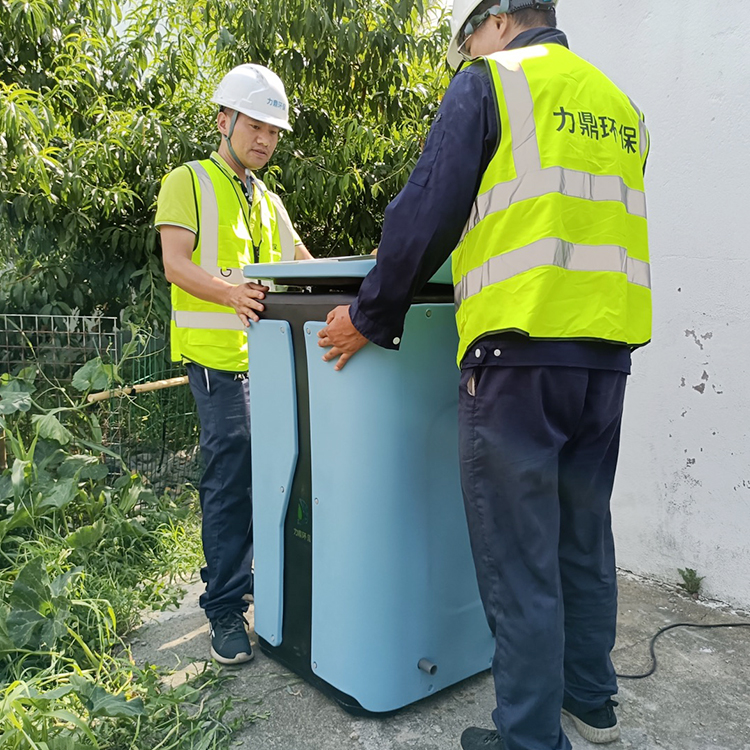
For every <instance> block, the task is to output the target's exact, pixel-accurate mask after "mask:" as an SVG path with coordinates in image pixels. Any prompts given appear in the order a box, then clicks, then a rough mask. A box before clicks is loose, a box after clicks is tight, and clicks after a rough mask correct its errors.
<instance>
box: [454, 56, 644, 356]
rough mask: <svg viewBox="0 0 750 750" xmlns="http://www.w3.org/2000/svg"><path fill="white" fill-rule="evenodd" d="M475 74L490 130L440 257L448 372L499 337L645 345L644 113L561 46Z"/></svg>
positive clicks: (500, 61) (492, 62)
mask: <svg viewBox="0 0 750 750" xmlns="http://www.w3.org/2000/svg"><path fill="white" fill-rule="evenodd" d="M475 64H480V65H481V64H487V65H488V66H489V72H490V78H491V84H492V87H493V89H494V93H495V95H496V96H495V101H496V103H497V107H498V122H499V126H500V128H499V140H498V144H497V148H496V151H495V153H494V154H493V156H492V158H491V160H490V163H489V165H488V166H487V168H486V170H485V172H484V174H483V175H482V179H481V184H480V189H479V191H478V195H477V197H476V198H475V201H474V205H473V207H472V210H471V212H470V214H469V216H468V218H467V223H466V226H465V228H464V232H463V235H462V237H461V240H460V242H459V245H458V247H457V248H456V249H455V251H454V253H453V258H452V266H453V281H454V293H455V303H456V324H457V327H458V332H459V339H460V344H459V352H458V354H459V362H460V360H461V359H462V357H463V354H464V353H465V351H466V350H467V349H468V348H469V347H470V346H471V345H472V344H473V343H474V342H475V341H477V340H479V339H481V338H482V337H483V336H486V335H488V334H490V333H492V334H502V333H503V332H507V331H515V332H520V333H525V334H526V335H528V336H529V337H531V338H538V339H566V338H572V339H587V340H588V339H597V340H601V341H610V342H614V343H620V344H623V343H625V344H629V345H632V346H637V345H642V344H645V343H647V342H648V340H649V339H650V333H651V270H650V265H649V262H648V233H647V209H646V197H645V193H644V188H643V166H644V164H645V160H646V158H647V156H648V149H649V136H648V130H647V129H646V125H645V120H644V118H643V115H642V114H641V112H640V111H639V110H638V109H637V108H636V107H635V106H634V105H633V103H632V102H631V101H630V100H629V99H628V97H627V96H626V95H625V94H623V92H622V91H620V90H619V89H618V88H617V87H616V86H615V85H614V84H613V83H612V82H611V81H610V80H609V79H607V78H606V77H605V76H604V74H603V73H601V72H600V71H598V70H597V69H596V68H595V67H594V66H592V65H591V64H590V63H587V62H586V61H585V60H582V59H581V58H579V57H578V56H577V55H575V54H574V53H572V52H570V51H569V50H568V49H567V48H564V47H561V46H559V45H551V44H550V45H537V46H533V47H528V48H523V49H518V50H512V51H506V52H500V53H496V54H494V55H491V56H489V57H486V58H484V60H483V62H478V63H475ZM558 126H559V127H558ZM639 131H640V132H639ZM636 140H637V142H636Z"/></svg>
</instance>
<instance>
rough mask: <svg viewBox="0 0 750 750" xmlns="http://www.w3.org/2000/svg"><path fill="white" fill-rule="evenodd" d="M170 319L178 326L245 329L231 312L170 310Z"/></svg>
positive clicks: (225, 329)
mask: <svg viewBox="0 0 750 750" xmlns="http://www.w3.org/2000/svg"><path fill="white" fill-rule="evenodd" d="M172 320H173V321H174V324H175V325H176V326H177V327H178V328H197V329H200V330H205V329H211V330H217V329H218V330H222V331H244V330H245V326H244V325H242V321H241V320H240V319H239V318H238V317H237V315H235V314H233V313H220V312H193V311H192V310H172Z"/></svg>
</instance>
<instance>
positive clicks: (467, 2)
mask: <svg viewBox="0 0 750 750" xmlns="http://www.w3.org/2000/svg"><path fill="white" fill-rule="evenodd" d="M480 5H482V0H479V2H477V0H453V12H452V13H451V43H450V45H449V46H448V65H450V66H451V68H453V69H454V70H455V69H456V68H457V67H458V66H459V65H460V64H461V61H462V60H463V59H464V58H463V57H461V53H460V52H459V51H458V50H459V44H458V40H459V37H460V36H461V35H462V32H463V31H464V28H465V27H466V24H467V23H468V22H469V21H470V20H471V18H472V16H473V15H474V14H475V13H474V11H476V9H477V8H478V7H479V6H480ZM556 6H557V0H497V2H496V3H495V5H494V6H493V8H497V9H496V10H495V12H494V13H493V14H492V15H497V16H499V15H501V14H502V13H513V12H515V11H517V10H523V9H524V8H535V9H536V10H549V9H550V8H555V7H556Z"/></svg>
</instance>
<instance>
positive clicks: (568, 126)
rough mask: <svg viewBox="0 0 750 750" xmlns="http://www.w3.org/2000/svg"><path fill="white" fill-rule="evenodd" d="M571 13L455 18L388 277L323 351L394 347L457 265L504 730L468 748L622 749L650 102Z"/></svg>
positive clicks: (387, 237) (382, 268) (473, 516)
mask: <svg viewBox="0 0 750 750" xmlns="http://www.w3.org/2000/svg"><path fill="white" fill-rule="evenodd" d="M556 5H557V0H486V1H485V2H481V3H477V2H476V0H455V2H454V5H453V23H452V29H453V35H452V40H451V44H450V49H449V52H448V59H449V62H450V63H451V64H452V65H453V67H458V66H459V65H460V64H461V62H462V60H463V61H466V62H469V64H468V65H466V67H465V68H464V69H463V70H462V71H460V72H459V73H458V74H457V75H456V76H455V77H454V79H453V81H452V82H451V85H450V87H449V88H448V91H447V92H446V94H445V97H444V99H443V101H442V103H441V106H440V110H439V112H438V115H437V118H436V120H435V122H434V124H433V127H432V130H431V131H430V135H429V137H428V139H427V142H426V144H425V149H424V152H423V154H422V156H421V157H420V159H419V161H418V163H417V165H416V167H415V169H414V171H413V172H412V174H411V176H410V178H409V181H408V183H407V185H406V187H405V188H404V189H403V191H402V192H401V193H400V194H399V195H398V196H397V197H396V199H395V200H394V201H393V202H392V203H391V204H390V206H389V207H388V209H387V210H386V216H385V223H384V226H383V235H382V238H381V241H380V245H379V248H378V262H377V265H376V266H375V268H374V269H373V271H372V272H371V273H370V274H369V275H368V277H367V278H366V279H365V280H364V282H363V284H362V287H361V289H360V291H359V294H358V296H357V299H356V300H355V302H354V303H353V304H352V305H351V306H350V307H345V306H342V307H339V308H336V309H335V310H334V311H332V312H331V313H330V314H329V317H328V320H329V324H328V326H327V328H326V329H324V330H323V331H321V333H320V342H319V343H320V345H321V346H322V347H325V348H329V351H328V352H327V353H326V355H325V359H327V360H332V359H335V358H337V357H338V358H339V359H338V362H337V365H336V367H337V369H341V368H342V367H343V366H345V364H346V362H347V360H348V359H349V358H350V357H351V356H354V355H355V353H356V352H357V351H358V350H359V349H360V348H361V347H362V346H364V345H365V344H366V343H367V342H368V341H370V342H373V343H375V344H377V345H379V346H383V347H385V348H390V349H397V348H398V347H399V344H400V342H401V337H402V332H403V321H404V317H405V315H406V312H407V310H408V307H409V304H410V302H411V300H412V298H413V295H414V294H415V293H416V292H417V291H418V290H419V289H420V288H421V287H422V286H423V285H424V283H425V282H426V281H427V280H428V279H429V278H430V277H431V276H432V275H433V273H434V272H435V271H436V270H437V269H438V268H439V267H440V266H441V265H442V263H443V262H444V261H445V260H446V259H447V258H448V256H449V255H451V253H452V266H453V282H454V291H455V301H456V323H457V328H458V334H459V352H458V361H459V365H460V367H461V371H462V372H461V381H460V383H461V385H460V391H459V446H460V461H461V483H462V490H463V495H464V504H465V508H466V516H467V520H468V525H469V534H470V538H471V545H472V551H473V555H474V563H475V566H476V570H477V580H478V582H479V589H480V594H481V597H482V602H483V604H484V608H485V612H486V615H487V621H488V623H489V625H490V629H491V631H492V633H493V635H494V637H495V641H496V650H495V658H494V660H493V665H492V672H493V676H494V681H495V692H496V697H497V708H496V709H495V711H494V712H493V719H494V723H495V726H496V728H495V729H493V730H489V729H479V728H474V727H472V728H470V729H467V730H466V731H465V732H464V734H463V736H462V737H461V746H462V747H463V748H464V750H480V749H481V750H500V749H501V748H506V749H507V750H569V749H570V747H571V744H570V741H569V740H568V738H567V737H566V735H565V732H564V731H563V729H562V726H561V719H560V715H561V709H562V711H563V712H564V713H567V714H568V715H569V716H570V717H571V718H572V720H573V722H574V724H575V727H576V729H577V730H578V731H579V732H580V733H581V734H582V735H583V736H584V737H586V738H587V739H588V740H590V741H592V742H601V743H604V742H611V741H613V740H615V739H617V737H618V736H619V732H620V730H619V726H618V724H617V718H616V716H615V712H614V706H615V705H616V703H615V702H614V701H612V695H614V694H615V693H616V692H617V680H616V675H615V671H614V669H613V666H612V662H611V659H610V651H611V649H612V647H613V645H614V641H615V628H616V618H617V581H616V575H615V557H614V543H613V538H612V528H611V516H610V507H609V503H610V496H611V492H612V486H613V482H614V476H615V469H616V465H617V453H618V445H619V437H620V425H621V420H622V410H623V398H624V392H625V383H626V380H627V376H628V374H629V372H630V366H631V356H630V355H631V351H632V350H633V349H635V348H637V347H639V346H642V345H645V344H647V343H648V342H649V339H650V336H651V288H650V268H649V255H648V235H647V220H646V201H645V193H644V185H643V172H644V169H645V163H646V157H647V155H648V148H649V136H648V131H647V130H646V127H645V124H644V120H643V117H642V115H641V113H640V112H639V111H638V109H637V108H636V107H635V105H634V104H633V103H632V101H631V100H630V99H629V98H628V97H627V95H626V94H624V93H623V92H622V91H620V89H618V88H617V86H615V84H614V83H612V82H611V81H610V80H609V79H608V78H607V77H606V76H605V75H604V74H603V73H601V72H600V71H599V70H597V69H596V68H595V67H594V66H593V65H591V64H590V63H588V62H586V61H585V60H582V59H581V58H580V57H578V56H576V55H575V54H573V53H572V52H571V51H570V50H569V49H568V45H567V39H566V37H565V35H564V34H563V33H562V32H560V31H558V30H557V29H556V12H555V6H556Z"/></svg>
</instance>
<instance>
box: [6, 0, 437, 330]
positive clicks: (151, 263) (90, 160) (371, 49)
mask: <svg viewBox="0 0 750 750" xmlns="http://www.w3.org/2000/svg"><path fill="white" fill-rule="evenodd" d="M122 7H129V8H131V10H130V11H129V12H128V13H127V14H126V15H125V16H123V15H122V12H121V6H120V5H119V4H118V3H117V2H115V0H56V2H50V1H49V0H0V175H2V176H1V177H0V273H1V274H2V277H1V278H0V310H2V311H6V312H10V311H17V312H40V313H60V312H62V313H66V312H68V311H69V310H71V309H78V310H79V311H80V312H81V313H84V314H88V313H91V312H93V311H94V310H101V311H104V312H106V313H108V314H117V313H119V312H120V311H122V310H123V309H127V310H128V311H129V312H128V314H129V315H130V316H131V317H137V318H140V319H146V318H155V319H164V318H165V317H166V315H167V311H168V297H167V289H166V284H165V282H164V279H163V274H162V271H161V261H160V257H159V253H158V240H157V236H156V234H155V232H154V230H153V228H152V223H153V211H154V206H155V199H156V195H157V193H158V189H159V184H160V179H161V177H162V176H163V175H164V174H165V173H166V172H168V171H169V170H170V169H172V168H174V167H175V166H177V165H178V164H180V163H182V162H183V161H185V160H188V159H191V158H198V157H201V156H203V155H205V154H207V153H208V152H209V151H210V150H211V149H212V148H213V147H215V145H216V137H215V110H214V108H213V106H212V105H211V104H210V94H211V92H212V90H213V87H214V86H215V84H216V83H217V82H218V80H219V78H220V77H221V75H222V74H223V73H224V72H225V71H226V70H228V69H229V68H230V67H232V66H233V65H235V64H239V63H241V62H247V61H253V62H259V63H263V64H266V65H268V66H269V67H271V68H272V69H274V70H275V71H276V72H278V73H279V75H280V76H281V77H282V79H283V80H284V81H285V83H286V85H287V89H288V93H289V95H290V101H291V102H292V106H293V124H294V132H293V133H291V134H285V136H284V138H283V140H282V141H281V143H280V146H279V149H278V151H277V154H276V156H275V157H274V159H273V161H272V166H271V167H270V168H269V169H268V170H267V171H266V173H265V174H264V175H263V177H264V179H265V180H266V182H267V183H268V184H269V186H271V187H272V188H273V189H275V190H277V191H278V192H279V193H280V194H282V195H283V197H284V200H285V203H286V205H287V207H288V209H289V211H290V213H291V214H292V216H293V217H294V218H295V221H296V223H297V225H298V228H299V230H300V232H301V234H302V235H303V237H304V239H305V240H306V242H307V244H308V246H309V247H310V248H311V249H312V250H313V252H314V253H315V254H316V255H330V254H339V255H341V254H350V253H356V252H367V251H369V250H371V249H372V247H373V246H374V245H375V244H376V243H377V240H378V238H379V225H380V222H381V221H382V215H383V211H384V209H385V206H386V205H387V203H388V201H389V200H390V199H391V198H392V197H393V196H394V195H395V193H396V192H397V191H398V189H399V188H400V187H401V186H402V185H403V183H404V182H405V180H406V178H407V177H408V173H409V171H410V168H411V167H412V165H413V164H414V161H415V160H416V158H417V156H418V153H419V149H420V145H421V141H422V139H423V138H424V136H425V135H426V132H427V128H428V127H429V123H430V121H431V119H432V113H433V111H434V110H435V108H436V107H437V104H438V99H439V94H440V92H441V91H442V89H443V88H444V87H445V85H446V83H447V79H446V75H447V69H446V67H445V65H444V63H443V50H444V48H445V45H446V43H447V38H446V34H447V32H446V27H445V24H444V23H442V20H443V19H442V16H441V11H439V10H438V9H437V8H438V6H437V5H431V4H430V2H429V1H428V0H312V1H311V2H302V0H256V1H255V2H250V3H233V2H225V0H201V2H193V1H192V0H177V1H176V2H169V3H167V2H166V0H142V1H141V2H139V3H138V4H137V6H134V5H133V4H123V6H122Z"/></svg>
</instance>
